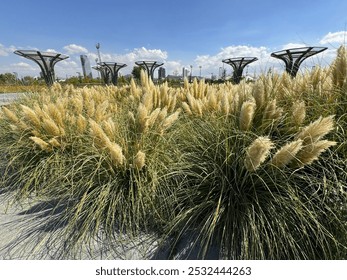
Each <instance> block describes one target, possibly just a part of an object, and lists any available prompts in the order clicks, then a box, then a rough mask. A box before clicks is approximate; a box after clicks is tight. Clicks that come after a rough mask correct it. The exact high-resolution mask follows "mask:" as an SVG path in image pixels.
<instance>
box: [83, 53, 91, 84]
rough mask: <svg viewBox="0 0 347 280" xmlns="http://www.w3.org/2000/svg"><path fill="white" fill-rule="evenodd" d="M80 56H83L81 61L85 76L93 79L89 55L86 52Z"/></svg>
mask: <svg viewBox="0 0 347 280" xmlns="http://www.w3.org/2000/svg"><path fill="white" fill-rule="evenodd" d="M80 57H81V63H82V71H83V76H84V77H85V78H87V77H88V78H91V79H93V75H92V68H91V67H90V62H89V59H88V56H86V55H85V54H81V56H80Z"/></svg>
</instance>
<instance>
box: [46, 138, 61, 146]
mask: <svg viewBox="0 0 347 280" xmlns="http://www.w3.org/2000/svg"><path fill="white" fill-rule="evenodd" d="M48 143H49V144H50V145H51V146H53V147H55V148H60V147H61V144H60V143H59V141H58V140H57V139H56V138H52V139H51V140H49V141H48Z"/></svg>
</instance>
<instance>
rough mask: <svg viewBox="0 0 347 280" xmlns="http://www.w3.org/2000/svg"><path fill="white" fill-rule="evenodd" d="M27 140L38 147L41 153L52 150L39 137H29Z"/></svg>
mask: <svg viewBox="0 0 347 280" xmlns="http://www.w3.org/2000/svg"><path fill="white" fill-rule="evenodd" d="M29 139H30V140H32V141H33V142H34V143H35V144H36V145H37V146H39V147H40V148H41V150H43V151H48V152H50V151H51V150H52V148H51V146H50V145H49V144H48V143H47V142H46V141H44V140H42V139H41V138H39V137H36V136H31V137H29Z"/></svg>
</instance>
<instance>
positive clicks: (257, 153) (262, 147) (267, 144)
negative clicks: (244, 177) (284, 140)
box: [245, 136, 274, 172]
mask: <svg viewBox="0 0 347 280" xmlns="http://www.w3.org/2000/svg"><path fill="white" fill-rule="evenodd" d="M273 147H274V144H273V143H272V141H271V140H270V139H269V138H268V137H263V136H260V137H258V138H257V139H255V140H254V141H253V143H252V144H251V145H250V146H249V147H248V148H247V150H246V158H245V167H246V169H247V170H248V171H250V172H254V171H256V170H257V169H258V168H259V166H260V165H261V164H262V163H263V162H264V161H265V160H266V158H267V157H268V156H269V154H270V150H271V149H272V148H273Z"/></svg>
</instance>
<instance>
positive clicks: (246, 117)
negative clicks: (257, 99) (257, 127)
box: [240, 101, 256, 131]
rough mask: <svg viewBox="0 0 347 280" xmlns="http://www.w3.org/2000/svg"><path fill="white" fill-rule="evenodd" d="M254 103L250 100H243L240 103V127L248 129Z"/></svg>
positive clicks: (244, 129)
mask: <svg viewBox="0 0 347 280" xmlns="http://www.w3.org/2000/svg"><path fill="white" fill-rule="evenodd" d="M255 107H256V105H255V103H254V102H252V101H245V102H243V103H242V106H241V112H240V129H241V130H243V131H247V130H249V129H250V127H251V125H252V122H253V117H254V112H255Z"/></svg>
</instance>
